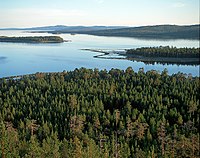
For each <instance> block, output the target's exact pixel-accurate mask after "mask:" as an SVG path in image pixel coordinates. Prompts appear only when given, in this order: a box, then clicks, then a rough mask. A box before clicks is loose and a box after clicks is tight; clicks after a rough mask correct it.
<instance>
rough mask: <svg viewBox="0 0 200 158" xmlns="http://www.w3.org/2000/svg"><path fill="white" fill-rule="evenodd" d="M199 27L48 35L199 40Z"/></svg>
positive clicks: (64, 31)
mask: <svg viewBox="0 0 200 158" xmlns="http://www.w3.org/2000/svg"><path fill="white" fill-rule="evenodd" d="M199 30H200V25H199V24H197V25H185V26H179V25H153V26H139V27H126V28H114V29H105V30H65V29H63V30H56V31H48V32H49V33H78V34H89V35H97V36H116V37H135V38H144V39H194V40H199Z"/></svg>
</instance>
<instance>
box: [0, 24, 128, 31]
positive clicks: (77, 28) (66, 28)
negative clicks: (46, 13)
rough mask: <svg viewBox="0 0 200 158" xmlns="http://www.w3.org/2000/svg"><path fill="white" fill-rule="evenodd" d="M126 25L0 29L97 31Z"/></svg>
mask: <svg viewBox="0 0 200 158" xmlns="http://www.w3.org/2000/svg"><path fill="white" fill-rule="evenodd" d="M119 28H125V26H65V25H56V26H44V27H31V28H0V30H28V31H29V30H33V31H34V30H35V31H62V32H65V31H66V32H76V31H97V30H107V29H119Z"/></svg>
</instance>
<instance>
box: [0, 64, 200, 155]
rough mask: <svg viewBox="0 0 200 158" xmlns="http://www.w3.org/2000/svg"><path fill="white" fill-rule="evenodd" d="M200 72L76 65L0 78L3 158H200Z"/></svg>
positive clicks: (0, 128)
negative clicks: (60, 71) (105, 68)
mask: <svg viewBox="0 0 200 158" xmlns="http://www.w3.org/2000/svg"><path fill="white" fill-rule="evenodd" d="M199 98H200V94H199V77H192V76H190V75H188V76H187V75H184V74H182V73H178V74H173V75H171V76H169V75H168V72H167V70H164V71H163V72H161V73H158V72H156V71H153V70H152V71H148V72H144V71H143V69H140V70H139V72H138V73H136V72H134V71H133V69H132V68H131V67H129V68H127V69H126V70H119V69H112V70H110V71H106V70H101V71H99V70H98V69H94V70H92V69H85V68H81V69H75V70H74V71H69V72H65V71H64V72H63V73H37V74H34V75H26V76H21V77H15V78H13V79H12V78H10V79H9V78H6V79H0V157H2V158H3V157H6V158H7V157H37V158H44V157H46V158H49V157H56V158H59V157H62V158H64V157H73V158H102V157H103V158H114V157H118V158H119V157H121V158H134V157H136V158H139V157H141V158H145V157H152V158H153V157H155V158H157V157H160V158H165V157H176V158H179V157H180V158H181V157H199V156H200V155H199V141H198V140H199V132H200V131H199V130H200V129H199V114H200V107H199Z"/></svg>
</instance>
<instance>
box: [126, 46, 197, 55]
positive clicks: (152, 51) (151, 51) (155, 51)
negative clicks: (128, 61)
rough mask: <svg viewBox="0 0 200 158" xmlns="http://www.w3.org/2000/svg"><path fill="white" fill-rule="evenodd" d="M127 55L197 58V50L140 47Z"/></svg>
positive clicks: (128, 51) (131, 50)
mask: <svg viewBox="0 0 200 158" xmlns="http://www.w3.org/2000/svg"><path fill="white" fill-rule="evenodd" d="M126 54H127V55H136V56H143V57H167V58H168V57H172V58H199V57H200V56H199V55H200V49H199V48H187V47H185V48H176V47H170V46H160V47H141V48H136V49H129V50H127V52H126Z"/></svg>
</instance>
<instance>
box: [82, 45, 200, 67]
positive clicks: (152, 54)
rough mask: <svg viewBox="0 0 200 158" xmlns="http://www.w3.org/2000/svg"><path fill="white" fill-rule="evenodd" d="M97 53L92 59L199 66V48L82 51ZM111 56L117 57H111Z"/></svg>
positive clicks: (168, 47)
mask: <svg viewBox="0 0 200 158" xmlns="http://www.w3.org/2000/svg"><path fill="white" fill-rule="evenodd" d="M82 50H85V51H92V52H99V53H103V54H98V55H95V56H94V58H103V59H122V60H131V61H139V62H144V63H148V64H153V63H155V62H157V63H161V64H180V65H199V56H200V53H199V48H176V47H170V46H160V47H141V48H136V49H125V50H101V49H82ZM113 54H116V55H119V56H113Z"/></svg>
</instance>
